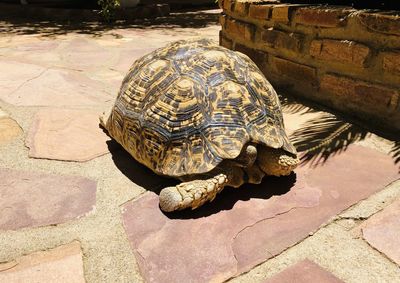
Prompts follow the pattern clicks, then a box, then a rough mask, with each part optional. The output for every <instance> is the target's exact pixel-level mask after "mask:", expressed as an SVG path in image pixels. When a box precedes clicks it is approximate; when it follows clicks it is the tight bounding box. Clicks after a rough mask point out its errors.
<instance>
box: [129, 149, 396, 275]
mask: <svg viewBox="0 0 400 283" xmlns="http://www.w3.org/2000/svg"><path fill="white" fill-rule="evenodd" d="M399 177H400V175H399V173H398V171H397V168H396V166H395V165H394V164H393V162H392V160H391V158H390V157H389V156H387V155H384V154H381V153H379V152H377V151H374V150H371V149H368V148H365V147H361V146H350V147H349V148H348V149H347V151H345V152H343V153H341V154H338V155H336V156H334V157H332V158H330V159H328V161H327V162H326V163H324V164H319V165H318V166H317V167H312V168H311V167H309V165H306V166H303V167H300V168H299V169H298V170H297V171H296V175H291V176H289V177H285V178H273V177H268V178H265V180H264V182H263V183H262V184H260V185H258V186H254V185H246V186H244V187H242V188H241V189H239V190H234V189H226V190H225V191H224V192H222V193H221V195H220V196H218V197H217V199H216V200H215V201H214V203H212V204H207V205H205V206H204V207H202V208H200V209H198V210H197V211H194V212H191V211H184V212H180V213H175V214H168V215H166V214H163V213H162V212H161V211H160V209H159V207H158V196H157V195H156V194H154V193H151V192H147V193H145V194H144V195H143V196H142V197H141V198H139V199H137V200H134V201H131V202H128V203H127V204H125V205H124V206H123V212H122V215H123V223H124V227H125V230H126V232H127V235H128V238H129V240H130V243H131V247H132V250H133V252H134V253H135V255H136V258H137V260H138V264H139V267H140V269H141V271H142V275H143V276H144V278H145V280H146V281H148V282H179V281H181V282H208V281H212V282H219V281H224V280H226V279H228V278H230V277H232V276H235V275H238V274H240V273H242V272H245V271H247V270H249V269H251V268H252V267H254V266H255V265H257V264H259V263H261V262H263V261H265V260H267V259H268V258H271V257H273V256H274V255H277V254H279V253H280V252H282V251H283V250H285V249H286V248H288V247H290V246H292V245H294V244H295V243H297V242H298V241H300V240H302V239H304V238H305V237H307V236H308V235H309V233H311V232H313V231H315V230H317V229H318V228H319V227H320V226H321V225H322V224H324V223H326V222H327V221H328V220H329V219H331V218H332V217H334V216H335V215H336V214H338V213H339V212H341V211H343V210H344V209H346V208H348V207H349V206H351V205H353V204H354V203H356V202H358V201H360V200H361V199H364V198H366V197H368V196H369V195H371V194H373V193H375V192H377V191H379V190H381V189H383V188H384V186H385V185H387V184H389V183H390V182H392V181H394V180H396V179H397V178H399Z"/></svg>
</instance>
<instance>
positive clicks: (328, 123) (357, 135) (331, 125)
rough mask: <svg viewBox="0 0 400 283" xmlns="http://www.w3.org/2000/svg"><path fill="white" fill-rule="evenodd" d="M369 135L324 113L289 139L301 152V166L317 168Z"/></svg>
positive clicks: (359, 128) (307, 123)
mask: <svg viewBox="0 0 400 283" xmlns="http://www.w3.org/2000/svg"><path fill="white" fill-rule="evenodd" d="M369 135H371V133H369V132H368V131H366V130H364V129H362V128H361V127H358V126H356V125H353V124H351V123H348V122H345V121H344V120H342V119H340V118H338V117H336V116H335V115H333V114H330V113H324V114H322V115H320V116H319V117H318V118H316V119H311V120H309V121H307V122H306V123H305V124H304V126H303V127H302V128H300V129H298V130H296V131H295V132H293V134H292V135H291V137H290V139H291V140H292V142H293V143H294V145H295V147H296V148H297V149H298V151H299V152H301V154H300V160H301V162H302V164H307V163H310V164H311V165H312V166H317V165H318V164H323V163H325V162H326V161H327V160H328V158H330V157H332V156H334V155H336V154H339V153H341V152H344V151H346V149H347V148H348V147H349V145H351V144H353V143H355V142H357V141H361V140H364V139H365V138H367V137H368V136H369Z"/></svg>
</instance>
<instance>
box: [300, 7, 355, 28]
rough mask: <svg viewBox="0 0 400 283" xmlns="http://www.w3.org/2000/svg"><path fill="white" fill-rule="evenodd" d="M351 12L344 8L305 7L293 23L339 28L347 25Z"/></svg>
mask: <svg viewBox="0 0 400 283" xmlns="http://www.w3.org/2000/svg"><path fill="white" fill-rule="evenodd" d="M350 12H351V10H345V9H342V8H333V9H326V8H322V7H304V8H300V9H298V10H297V11H296V12H295V14H294V15H293V21H294V22H295V23H296V24H303V25H309V26H320V27H337V26H341V25H344V24H345V23H346V20H347V16H348V14H349V13H350Z"/></svg>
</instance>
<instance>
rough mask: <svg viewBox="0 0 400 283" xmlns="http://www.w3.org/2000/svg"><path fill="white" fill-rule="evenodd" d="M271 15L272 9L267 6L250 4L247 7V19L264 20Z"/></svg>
mask: <svg viewBox="0 0 400 283" xmlns="http://www.w3.org/2000/svg"><path fill="white" fill-rule="evenodd" d="M271 14H272V7H271V6H269V5H257V4H251V5H250V7H249V17H250V18H255V19H260V20H266V19H269V18H270V17H271Z"/></svg>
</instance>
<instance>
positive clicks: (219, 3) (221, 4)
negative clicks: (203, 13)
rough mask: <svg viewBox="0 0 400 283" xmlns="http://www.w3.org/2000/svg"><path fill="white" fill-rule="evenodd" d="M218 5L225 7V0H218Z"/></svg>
mask: <svg viewBox="0 0 400 283" xmlns="http://www.w3.org/2000/svg"><path fill="white" fill-rule="evenodd" d="M218 7H219V8H220V9H224V0H218Z"/></svg>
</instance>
